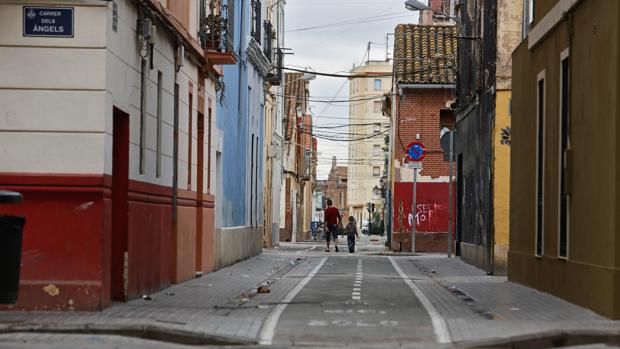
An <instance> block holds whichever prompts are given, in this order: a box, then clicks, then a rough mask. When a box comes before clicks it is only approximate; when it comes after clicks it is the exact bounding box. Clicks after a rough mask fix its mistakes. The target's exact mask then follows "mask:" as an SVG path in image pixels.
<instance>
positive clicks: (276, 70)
mask: <svg viewBox="0 0 620 349" xmlns="http://www.w3.org/2000/svg"><path fill="white" fill-rule="evenodd" d="M283 58H284V52H283V51H282V50H281V49H277V50H276V54H275V66H272V67H271V71H270V72H269V74H268V75H267V81H268V82H269V83H270V84H271V85H273V86H280V85H281V84H282V64H283V62H282V60H283Z"/></svg>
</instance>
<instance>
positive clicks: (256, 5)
mask: <svg viewBox="0 0 620 349" xmlns="http://www.w3.org/2000/svg"><path fill="white" fill-rule="evenodd" d="M261 10H262V5H261V2H260V0H252V30H251V32H250V35H251V36H252V37H253V38H254V40H256V41H257V42H258V43H259V44H260V43H261V39H262V37H261V36H262V33H261V29H262V28H261V24H262V19H261V14H262V13H261Z"/></svg>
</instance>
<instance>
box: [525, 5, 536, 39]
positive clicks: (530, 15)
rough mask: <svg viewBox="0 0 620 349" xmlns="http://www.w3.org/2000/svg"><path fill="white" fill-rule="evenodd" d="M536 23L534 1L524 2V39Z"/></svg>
mask: <svg viewBox="0 0 620 349" xmlns="http://www.w3.org/2000/svg"><path fill="white" fill-rule="evenodd" d="M533 22H534V0H525V1H524V2H523V29H522V30H523V38H525V37H527V34H528V33H529V31H530V26H531V25H532V23H533Z"/></svg>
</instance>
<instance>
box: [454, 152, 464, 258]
mask: <svg viewBox="0 0 620 349" xmlns="http://www.w3.org/2000/svg"><path fill="white" fill-rule="evenodd" d="M462 208H463V154H459V155H458V156H457V160H456V236H455V238H454V241H455V244H456V255H457V256H460V255H461V240H462V238H463V235H462V234H463V232H462V230H461V229H462V227H463V224H462V222H463V215H462V214H461V212H463V209H462Z"/></svg>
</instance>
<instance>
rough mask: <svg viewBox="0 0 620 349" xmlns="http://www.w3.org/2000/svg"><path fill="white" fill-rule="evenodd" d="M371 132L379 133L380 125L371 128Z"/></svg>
mask: <svg viewBox="0 0 620 349" xmlns="http://www.w3.org/2000/svg"><path fill="white" fill-rule="evenodd" d="M373 132H374V133H375V134H378V133H381V124H380V123H376V124H374V126H373Z"/></svg>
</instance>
